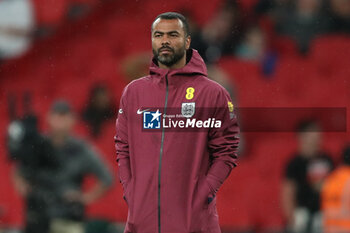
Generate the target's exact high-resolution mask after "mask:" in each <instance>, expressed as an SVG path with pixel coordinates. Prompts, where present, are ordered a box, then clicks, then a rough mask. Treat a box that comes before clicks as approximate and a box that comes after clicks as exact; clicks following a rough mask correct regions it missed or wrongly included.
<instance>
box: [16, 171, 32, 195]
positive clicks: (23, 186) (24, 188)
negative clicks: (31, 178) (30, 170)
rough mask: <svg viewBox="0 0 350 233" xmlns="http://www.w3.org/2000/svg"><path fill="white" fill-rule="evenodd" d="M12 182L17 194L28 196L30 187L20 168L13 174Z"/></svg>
mask: <svg viewBox="0 0 350 233" xmlns="http://www.w3.org/2000/svg"><path fill="white" fill-rule="evenodd" d="M12 180H13V184H14V187H15V189H16V190H17V192H18V193H19V194H20V195H21V196H22V197H25V196H27V195H28V193H29V192H30V189H31V187H30V185H29V183H28V182H27V181H26V180H25V178H24V177H23V176H22V175H21V174H20V171H19V168H18V167H15V168H14V170H13V172H12Z"/></svg>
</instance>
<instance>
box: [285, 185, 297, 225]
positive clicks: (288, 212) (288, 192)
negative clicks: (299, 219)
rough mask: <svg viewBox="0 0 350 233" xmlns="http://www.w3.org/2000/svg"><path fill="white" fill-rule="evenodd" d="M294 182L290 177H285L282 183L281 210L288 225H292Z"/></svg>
mask: <svg viewBox="0 0 350 233" xmlns="http://www.w3.org/2000/svg"><path fill="white" fill-rule="evenodd" d="M295 195H296V187H295V183H294V182H293V181H292V180H290V179H285V180H284V181H283V184H282V197H281V200H282V210H283V213H284V216H285V217H286V218H287V222H288V225H293V222H294V209H295Z"/></svg>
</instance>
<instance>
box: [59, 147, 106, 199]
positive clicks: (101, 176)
mask: <svg viewBox="0 0 350 233" xmlns="http://www.w3.org/2000/svg"><path fill="white" fill-rule="evenodd" d="M84 150H85V154H86V157H85V161H84V164H85V166H86V167H85V169H86V170H85V174H93V175H94V176H95V177H96V178H97V182H96V183H95V185H94V186H93V187H92V189H90V190H89V191H86V192H83V193H80V192H77V191H68V192H67V193H66V194H65V197H66V198H67V199H68V200H71V201H74V200H77V201H80V202H82V203H84V204H90V203H92V202H94V201H96V200H97V199H98V198H100V197H101V196H103V195H104V193H105V192H106V191H107V190H108V189H109V188H110V187H111V185H112V184H113V178H112V175H111V172H110V171H109V169H108V168H107V167H106V165H105V164H104V162H103V161H102V160H101V159H100V155H99V154H98V153H97V152H96V151H95V150H94V149H93V148H91V147H89V146H85V149H84Z"/></svg>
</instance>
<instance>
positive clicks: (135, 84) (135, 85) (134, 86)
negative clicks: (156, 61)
mask: <svg viewBox="0 0 350 233" xmlns="http://www.w3.org/2000/svg"><path fill="white" fill-rule="evenodd" d="M150 80H151V76H150V75H147V76H144V77H141V78H138V79H135V80H132V81H131V82H130V83H128V84H127V85H126V86H125V88H124V91H123V92H129V93H130V92H133V91H135V90H139V89H140V88H142V87H144V85H145V84H147V83H149V82H150Z"/></svg>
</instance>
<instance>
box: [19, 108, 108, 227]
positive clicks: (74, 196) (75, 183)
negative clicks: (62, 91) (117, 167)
mask: <svg viewBox="0 0 350 233" xmlns="http://www.w3.org/2000/svg"><path fill="white" fill-rule="evenodd" d="M74 122H75V116H74V114H73V112H72V110H71V107H70V106H69V105H68V103H66V102H65V101H57V102H55V103H54V104H53V105H52V107H51V110H50V113H49V115H48V124H49V128H50V131H49V134H48V135H47V138H48V139H49V141H50V143H51V144H52V146H53V150H54V154H55V157H57V166H56V167H55V169H51V170H49V171H48V170H46V169H45V171H43V172H42V171H36V173H37V174H39V173H40V174H41V177H40V180H44V181H46V182H45V183H43V182H42V184H47V185H46V186H44V185H38V183H33V179H32V178H31V177H32V176H29V175H28V172H26V171H27V169H24V168H23V166H21V167H19V169H18V170H17V171H16V172H15V176H14V178H15V183H16V186H17V188H18V190H19V191H20V192H21V194H23V195H24V196H26V197H30V196H32V193H39V190H45V192H43V191H40V193H39V194H40V198H36V200H37V207H36V208H34V209H33V206H32V205H28V206H27V222H29V223H30V224H31V225H37V226H41V225H42V224H43V221H44V220H43V219H42V217H40V216H45V217H46V222H48V226H47V228H48V229H49V230H48V229H46V230H43V231H42V232H50V233H58V232H66V233H83V232H84V225H83V220H84V207H85V205H87V204H90V203H91V202H93V201H95V200H96V199H97V198H99V197H100V196H101V195H102V194H104V193H105V191H106V190H107V189H108V188H109V186H110V185H111V184H112V176H111V174H110V172H109V171H108V169H107V168H106V167H105V165H104V164H103V162H102V161H101V160H100V159H99V155H98V154H97V153H96V152H95V151H94V150H92V148H91V147H90V146H88V145H87V144H86V143H85V142H83V141H81V140H79V139H77V138H75V137H73V136H72V135H71V131H72V127H73V126H74ZM43 169H44V168H43ZM90 174H92V175H94V176H96V177H97V182H96V184H95V186H94V187H93V188H92V189H91V190H89V191H87V192H83V191H82V184H83V179H84V178H85V177H86V176H88V175H90ZM37 196H38V195H37ZM32 203H33V202H32ZM26 232H35V231H26ZM36 233H38V231H36Z"/></svg>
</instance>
